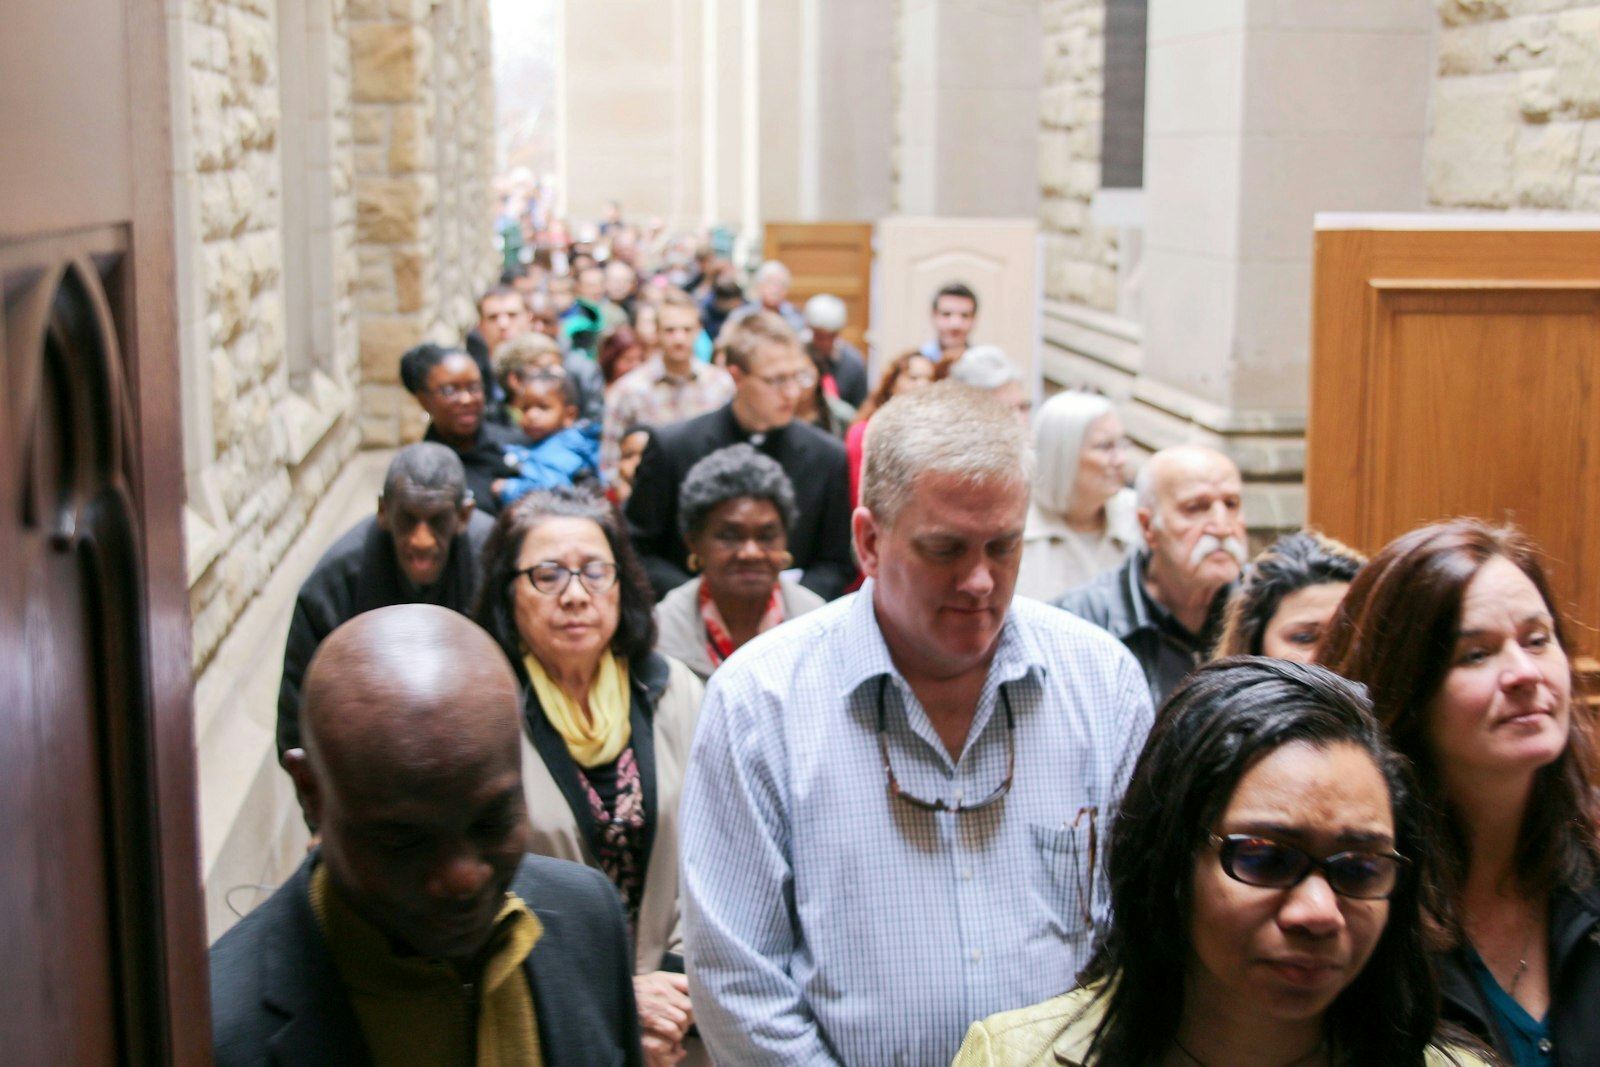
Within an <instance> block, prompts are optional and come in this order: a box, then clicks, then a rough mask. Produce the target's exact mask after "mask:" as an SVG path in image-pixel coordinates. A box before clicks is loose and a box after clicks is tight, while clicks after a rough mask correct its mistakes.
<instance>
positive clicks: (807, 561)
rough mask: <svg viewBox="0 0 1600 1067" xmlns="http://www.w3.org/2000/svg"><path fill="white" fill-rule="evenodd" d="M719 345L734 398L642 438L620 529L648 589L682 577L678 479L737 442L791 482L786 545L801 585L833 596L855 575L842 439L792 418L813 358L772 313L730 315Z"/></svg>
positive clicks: (808, 382)
mask: <svg viewBox="0 0 1600 1067" xmlns="http://www.w3.org/2000/svg"><path fill="white" fill-rule="evenodd" d="M717 347H718V349H719V350H720V351H722V352H723V353H724V354H725V356H726V359H727V364H728V373H729V374H730V375H732V376H733V382H734V394H733V399H732V400H731V401H730V402H729V403H728V404H726V405H725V406H723V407H721V408H719V409H717V410H715V411H709V412H707V413H705V414H704V415H700V416H698V417H696V418H692V419H687V420H685V421H683V422H679V423H674V424H672V425H670V426H664V427H661V428H660V429H659V430H657V431H656V433H655V435H654V436H653V437H652V438H651V440H650V443H649V444H648V445H646V446H645V451H644V456H643V458H641V459H640V461H639V469H638V471H637V472H636V473H635V475H634V480H633V493H632V495H631V496H630V497H629V498H628V504H627V512H626V514H627V520H628V533H629V535H630V536H631V537H632V538H633V544H634V547H635V548H637V549H638V551H639V555H640V556H641V557H642V559H643V560H644V565H645V570H646V571H647V572H648V573H649V575H650V584H651V585H652V586H653V587H654V588H655V594H656V597H657V598H658V599H659V598H661V597H663V596H665V595H666V594H667V593H668V592H670V591H671V590H673V589H675V588H677V587H678V586H680V585H682V584H683V583H684V582H687V581H688V580H689V571H688V569H687V566H686V564H687V562H688V550H687V549H686V548H685V547H684V543H683V535H682V533H681V531H680V530H679V529H678V491H679V488H680V487H681V486H682V484H683V479H684V477H685V476H686V475H687V474H688V473H689V468H691V467H693V466H694V465H695V464H696V463H698V462H699V461H700V460H701V459H704V458H705V457H706V456H708V455H710V454H711V453H713V452H715V451H717V450H718V449H720V448H725V447H727V446H728V445H733V444H741V443H742V444H748V445H750V446H751V447H752V448H754V449H756V450H757V451H758V452H761V453H763V454H764V455H767V456H770V457H771V458H772V459H774V460H777V462H778V465H779V466H780V467H782V468H783V471H784V473H785V474H786V475H788V477H789V480H790V481H791V482H792V483H794V489H795V505H796V507H795V521H794V524H793V526H792V527H791V528H790V530H789V551H790V553H791V554H793V556H794V566H795V568H796V569H798V570H799V571H800V584H801V585H803V586H805V587H806V588H808V589H810V590H811V591H812V592H813V593H816V594H817V595H818V596H821V597H822V598H823V599H831V598H833V597H836V596H839V595H840V594H841V593H843V592H844V591H845V587H846V586H848V585H849V584H850V582H851V580H852V579H853V578H854V577H855V563H854V562H853V561H852V560H851V557H850V475H849V470H848V467H847V466H846V463H845V453H844V445H842V444H841V443H840V442H839V440H838V439H837V438H835V437H833V436H832V435H830V434H827V433H824V432H823V431H822V430H819V429H817V428H816V427H815V426H812V425H810V424H808V423H805V422H800V421H797V420H796V419H795V417H794V413H795V407H796V403H797V401H798V400H799V398H800V394H801V393H803V392H805V391H806V390H807V389H812V388H814V387H815V386H816V384H817V369H816V365H815V364H814V363H813V362H812V361H811V357H810V356H808V355H806V352H805V349H804V348H803V347H801V344H800V338H799V337H798V336H797V335H796V334H795V332H794V331H793V330H792V329H790V328H789V326H788V324H787V323H785V322H784V321H783V319H782V318H780V317H779V316H778V315H776V314H774V313H773V312H770V311H755V312H752V313H751V314H748V315H746V316H744V317H743V318H741V319H738V320H736V321H732V322H729V324H728V326H727V328H726V329H724V330H723V331H722V333H721V335H719V336H718V338H717Z"/></svg>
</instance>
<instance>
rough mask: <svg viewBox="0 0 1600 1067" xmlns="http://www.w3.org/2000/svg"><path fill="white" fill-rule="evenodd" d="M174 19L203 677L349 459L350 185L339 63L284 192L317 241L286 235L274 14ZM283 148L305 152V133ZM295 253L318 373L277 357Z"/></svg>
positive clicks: (234, 3) (344, 75)
mask: <svg viewBox="0 0 1600 1067" xmlns="http://www.w3.org/2000/svg"><path fill="white" fill-rule="evenodd" d="M341 7H342V5H339V4H334V5H332V6H331V7H329V6H327V5H315V4H313V5H310V8H309V9H316V10H317V14H318V15H319V16H320V20H321V21H320V23H318V24H315V25H311V26H305V27H303V33H302V35H301V36H300V37H296V38H295V39H294V40H293V41H292V42H291V47H295V48H299V47H300V46H301V44H303V43H308V42H310V41H312V40H313V39H316V40H320V41H322V42H323V43H326V42H327V41H330V40H334V39H336V38H337V37H338V36H339V35H340V33H341V32H342V22H343V15H342V11H341ZM309 9H308V10H309ZM169 14H170V22H169V25H170V27H171V30H172V37H173V40H174V44H175V45H176V47H174V49H173V56H174V63H175V66H177V68H178V69H177V70H176V71H175V77H174V78H173V84H174V95H175V100H174V105H175V106H174V129H175V137H174V143H175V155H176V158H175V160H174V167H175V170H176V172H177V175H178V182H177V188H178V204H177V212H176V214H177V218H178V230H179V232H178V246H179V247H178V267H179V289H180V292H179V301H180V318H181V320H182V328H183V334H182V337H183V366H184V371H185V375H184V394H185V400H186V405H187V408H186V411H185V436H186V458H187V461H188V467H189V472H188V473H189V479H188V480H189V487H190V502H189V508H188V515H187V519H188V523H187V532H188V541H189V563H190V578H191V582H192V585H191V591H190V611H191V615H192V618H193V625H194V646H193V647H194V658H195V667H196V669H197V670H200V669H203V668H204V667H205V666H206V665H207V664H208V663H209V661H210V659H211V657H212V655H213V653H214V652H215V650H216V648H217V645H218V643H219V642H220V641H221V640H222V638H223V636H224V635H225V634H226V633H227V631H228V629H229V627H230V626H231V625H232V624H233V622H234V620H236V619H237V618H238V616H239V615H240V613H241V612H242V611H243V610H244V609H245V607H246V605H247V604H248V603H249V602H250V600H251V599H252V598H253V597H254V596H255V594H256V591H257V590H258V589H259V588H260V586H261V584H262V583H263V582H264V580H265V579H266V577H267V576H268V575H269V574H270V573H271V571H272V568H273V567H274V566H275V565H276V564H277V561H278V560H279V559H280V558H282V556H283V554H284V552H285V550H286V549H287V547H288V545H289V543H290V542H291V541H292V540H293V539H294V538H295V536H296V535H297V534H298V533H299V532H300V529H301V528H302V527H303V525H304V523H305V519H306V515H307V513H308V512H309V511H310V509H311V507H312V505H313V504H314V503H315V502H316V500H317V498H318V497H319V496H320V495H321V493H322V491H323V490H324V488H325V487H326V486H327V484H328V483H329V481H330V480H331V479H332V477H333V476H334V475H335V474H336V473H337V472H338V470H339V469H340V467H341V466H343V464H344V463H345V461H346V460H347V459H348V458H349V456H350V455H351V453H352V452H353V451H354V450H355V447H356V436H355V423H354V419H353V417H352V416H351V413H350V411H349V395H350V394H349V392H348V388H347V386H346V385H345V384H344V383H346V382H348V381H350V380H351V379H352V378H353V371H354V356H355V335H354V329H355V320H354V305H353V301H352V299H351V283H352V280H353V270H352V269H351V268H352V264H353V248H354V239H355V229H354V217H353V211H352V210H351V209H350V207H349V206H348V205H347V204H346V205H345V206H344V207H343V208H341V207H340V202H339V198H340V197H341V196H343V197H344V198H345V199H346V200H347V199H348V191H349V184H350V160H349V150H350V135H349V108H348V105H347V104H341V103H340V102H341V101H344V100H346V99H347V98H348V90H347V88H346V86H347V83H348V78H349V74H348V63H347V62H346V61H343V53H342V50H339V49H323V50H321V51H322V53H324V54H326V55H328V56H330V57H332V58H331V61H330V62H328V63H327V64H326V65H325V67H323V68H322V69H319V71H318V72H317V82H318V85H319V86H320V87H324V88H325V90H326V92H325V96H323V99H324V101H325V103H324V107H323V111H322V114H320V115H319V116H317V117H316V120H315V126H316V129H315V132H314V134H313V136H312V137H311V139H310V140H311V141H312V142H313V143H316V144H318V146H319V147H318V148H317V150H315V151H314V152H312V153H310V158H307V159H305V160H303V161H298V162H301V163H303V166H301V167H298V168H297V169H296V173H295V174H293V175H291V176H290V180H292V181H297V182H301V183H307V184H308V185H315V186H317V187H320V188H325V189H326V190H327V191H328V195H327V196H326V198H325V199H326V201H327V204H328V207H327V210H326V211H325V213H324V214H323V215H322V216H321V219H322V224H321V225H320V226H319V227H317V228H316V232H315V233H313V232H311V228H310V227H309V225H308V224H307V223H306V221H305V220H304V219H296V220H294V226H293V227H292V228H293V229H295V230H296V232H295V233H293V234H289V233H286V229H285V212H284V192H285V170H284V160H285V155H284V150H283V145H284V141H285V133H286V129H285V121H286V120H285V116H284V113H283V109H282V106H281V94H280V90H281V88H282V85H281V78H280V60H281V58H282V52H283V47H282V43H281V40H280V24H279V21H278V5H277V4H275V3H273V2H271V0H186V2H185V3H183V4H182V5H181V6H179V7H176V8H174V9H173V10H172V11H171V12H170V13H169ZM291 36H292V35H291ZM326 101H332V102H333V103H332V106H331V107H329V106H327V105H326ZM288 121H289V122H290V123H301V124H304V123H307V122H308V121H310V120H309V118H308V116H307V115H305V114H297V115H294V116H291V117H290V118H289V120H288ZM292 132H293V133H294V136H296V137H298V138H299V139H300V140H299V142H297V143H300V144H304V143H306V137H305V135H306V132H307V131H305V130H304V129H298V130H295V131H292ZM318 138H320V141H318V140H317V139H318ZM297 239H298V240H301V241H304V242H310V243H311V247H313V248H314V249H315V254H316V257H317V260H318V262H319V269H320V270H321V271H322V272H324V274H325V278H324V280H323V283H322V285H321V286H320V288H321V301H320V330H316V331H314V332H316V333H318V334H319V337H320V342H319V344H318V346H317V347H318V348H320V349H321V351H320V353H319V355H320V358H314V354H312V353H307V352H302V351H296V352H295V353H294V355H293V358H291V356H290V353H289V351H288V341H287V339H286V332H285V331H286V322H285V308H286V304H287V299H288V297H289V293H290V290H291V288H293V287H303V288H304V287H309V286H310V285H311V284H312V279H310V278H308V277H306V276H304V275H303V274H301V273H300V272H299V271H296V272H295V273H294V274H293V275H292V276H288V275H286V272H285V255H286V248H287V247H288V244H287V243H286V242H288V241H293V240H297ZM310 307H311V305H310V304H309V303H308V304H307V308H308V311H309V308H310Z"/></svg>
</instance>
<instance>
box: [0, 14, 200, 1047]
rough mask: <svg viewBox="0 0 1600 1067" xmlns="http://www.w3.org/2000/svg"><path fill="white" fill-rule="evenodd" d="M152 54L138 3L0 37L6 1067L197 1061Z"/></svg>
mask: <svg viewBox="0 0 1600 1067" xmlns="http://www.w3.org/2000/svg"><path fill="white" fill-rule="evenodd" d="M165 36H166V26H165V20H164V15H163V11H162V7H161V5H159V4H151V3H140V2H137V0H126V2H124V0H84V2H81V3H76V4H72V5H64V6H63V5H46V4H24V5H18V6H17V10H15V11H12V10H9V9H8V13H7V27H6V33H5V34H4V35H0V38H3V40H0V130H3V131H4V133H5V138H6V147H7V153H6V158H5V160H4V161H3V162H0V191H3V194H4V195H0V296H3V303H0V384H3V386H4V389H3V392H0V976H3V980H0V1061H3V1062H5V1063H6V1064H7V1065H8V1067H24V1065H26V1067H32V1065H35V1064H40V1065H43V1064H73V1065H74V1067H76V1065H95V1064H110V1063H119V1064H123V1063H125V1064H139V1065H147V1064H198V1063H205V1062H208V1060H209V1051H208V1050H209V1044H210V1041H209V1026H208V1025H207V1019H208V1012H207V1008H206V996H205V974H206V969H205V962H206V961H205V938H204V930H203V926H202V920H201V909H200V890H199V863H198V858H197V857H198V848H197V833H196V825H195V805H194V795H195V794H194V755H193V753H194V744H193V736H192V735H193V727H192V713H191V710H190V706H189V673H190V664H189V651H188V611H187V594H186V583H185V581H184V573H183V552H182V540H181V536H180V531H179V526H178V524H179V516H180V512H181V506H182V458H181V449H180V438H179V432H180V428H179V423H178V414H177V413H178V410H179V405H178V366H177V345H176V339H177V335H176V329H175V320H174V311H173V303H174V301H173V293H172V287H173V278H172V267H173V251H172V242H173V228H172V215H171V185H170V177H169V169H170V158H169V141H168V137H167V129H166V127H167V122H166V115H167V113H168V108H169V104H168V100H167V95H166V73H167V72H166V59H165V55H166V48H165ZM88 72H92V76H89V74H88Z"/></svg>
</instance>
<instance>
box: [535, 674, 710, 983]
mask: <svg viewBox="0 0 1600 1067" xmlns="http://www.w3.org/2000/svg"><path fill="white" fill-rule="evenodd" d="M662 665H664V667H665V671H664V673H663V672H662ZM640 675H643V676H644V677H643V678H641V677H640ZM651 681H655V682H656V685H655V686H651V685H650V684H649V683H650V682H651ZM632 682H633V684H635V685H636V686H642V687H643V689H644V691H645V692H647V693H650V694H652V695H653V696H654V699H653V701H651V703H652V704H653V706H654V713H653V729H652V730H651V736H650V740H651V742H652V746H651V747H652V749H653V762H654V776H655V803H654V805H653V806H652V808H651V810H652V812H653V815H654V818H655V836H654V842H653V844H652V845H651V848H650V859H649V861H648V863H647V865H646V867H645V875H644V896H643V899H642V900H641V901H640V904H639V930H638V941H637V944H636V945H635V946H634V968H635V973H637V974H647V973H649V972H651V971H658V970H660V969H661V960H662V957H663V956H665V955H666V954H667V953H669V952H671V953H676V954H678V955H680V956H681V955H682V954H683V931H682V925H681V923H680V920H679V912H678V798H679V796H680V794H681V792H682V789H683V774H684V770H685V769H686V768H687V766H688V763H689V742H690V741H691V740H692V739H693V738H694V724H695V719H696V717H697V716H698V715H699V714H700V697H701V695H702V693H704V691H705V688H704V686H703V685H702V684H701V682H700V679H698V678H696V677H695V676H694V674H693V672H691V671H690V670H689V669H688V668H687V667H685V666H684V665H683V664H682V663H679V662H677V661H676V660H673V659H669V658H668V657H665V656H657V657H656V667H655V673H654V675H652V672H651V671H650V670H649V669H648V668H647V669H643V670H640V671H636V672H635V677H634V678H633V679H632ZM663 683H664V684H663ZM523 707H524V709H525V710H526V711H528V712H529V713H531V714H533V715H538V716H540V719H541V721H542V719H543V714H544V713H543V711H541V710H540V708H539V706H538V702H537V700H536V698H535V697H534V695H533V690H532V688H531V687H529V688H527V689H526V690H525V692H524V699H523ZM637 708H638V700H637V698H636V700H635V712H634V722H635V730H636V731H637V724H638V722H639V713H638V710H637ZM552 732H553V730H552ZM563 754H564V750H563ZM634 754H635V756H636V757H637V758H638V759H639V761H640V773H641V775H645V776H646V777H648V772H647V770H646V768H645V766H644V754H643V752H642V751H641V750H640V746H639V744H638V740H637V733H636V737H635V742H634ZM571 766H572V768H573V771H572V773H577V772H576V764H572V765H571ZM522 782H523V791H524V793H525V794H526V796H527V798H528V819H529V821H530V822H531V824H532V826H533V833H532V835H531V836H530V837H529V839H528V851H529V852H532V853H535V854H536V855H540V856H556V857H558V858H560V859H565V860H574V861H576V862H578V863H582V864H586V865H588V866H590V867H594V868H596V869H597V870H598V869H599V866H600V865H599V863H597V862H596V860H595V856H594V853H593V851H592V850H591V849H590V848H589V842H588V840H587V839H586V838H585V836H584V833H583V830H582V829H581V827H580V826H579V824H578V820H577V817H576V816H574V815H573V813H572V808H571V806H570V804H569V803H568V800H567V797H566V795H565V794H564V793H563V792H562V789H561V787H560V785H558V784H557V780H556V776H555V775H554V774H552V773H551V771H550V767H549V764H547V763H546V760H545V758H544V757H543V756H541V755H540V751H539V749H538V748H537V747H535V745H534V744H533V743H532V742H531V741H530V739H529V730H528V726H527V723H526V722H524V724H523V731H522Z"/></svg>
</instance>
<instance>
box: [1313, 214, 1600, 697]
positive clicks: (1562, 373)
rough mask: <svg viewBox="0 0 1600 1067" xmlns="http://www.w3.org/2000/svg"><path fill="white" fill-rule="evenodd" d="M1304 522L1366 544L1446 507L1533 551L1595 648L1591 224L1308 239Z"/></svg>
mask: <svg viewBox="0 0 1600 1067" xmlns="http://www.w3.org/2000/svg"><path fill="white" fill-rule="evenodd" d="M1316 272H1317V273H1316V294H1315V302H1316V303H1315V319H1314V330H1313V356H1312V385H1311V417H1310V424H1309V429H1308V435H1307V436H1308V442H1307V450H1308V454H1307V465H1306V493H1307V513H1308V518H1309V521H1310V522H1312V523H1313V524H1316V525H1318V526H1320V527H1322V528H1323V529H1324V530H1326V531H1327V532H1328V533H1330V534H1332V535H1333V536H1335V537H1339V538H1341V539H1344V540H1347V541H1349V542H1351V543H1352V544H1355V545H1357V546H1358V547H1361V548H1363V549H1365V550H1367V551H1369V552H1370V551H1373V550H1375V549H1377V548H1379V547H1381V546H1382V545H1383V544H1384V543H1385V542H1387V541H1388V540H1390V539H1391V538H1393V537H1395V536H1396V535H1398V534H1400V533H1403V532H1404V531H1406V530H1409V529H1411V528H1413V527H1415V526H1417V525H1420V524H1422V523H1426V522H1432V521H1436V520H1439V519H1444V518H1449V517H1452V516H1457V515H1471V516H1476V517H1479V518H1482V519H1486V520H1489V521H1491V522H1514V523H1516V524H1517V525H1518V526H1519V527H1521V528H1522V529H1523V530H1524V531H1526V532H1527V533H1528V535H1529V536H1531V537H1532V538H1533V539H1534V540H1535V541H1536V542H1537V543H1538V544H1539V545H1540V547H1541V548H1543V549H1544V551H1545V552H1546V554H1547V556H1548V558H1549V562H1550V570H1551V577H1552V579H1553V581H1554V582H1555V586H1556V590H1557V595H1558V596H1560V597H1561V598H1562V599H1563V601H1564V603H1565V607H1566V609H1567V610H1568V611H1569V613H1570V614H1571V615H1572V616H1573V617H1574V620H1575V621H1576V622H1577V623H1578V624H1579V625H1578V626H1577V627H1576V628H1575V633H1574V644H1575V645H1576V648H1575V649H1574V651H1575V652H1576V653H1577V654H1578V655H1579V656H1580V657H1582V658H1583V659H1584V663H1583V666H1584V668H1585V669H1586V670H1588V671H1593V670H1594V669H1595V667H1596V664H1595V663H1594V657H1595V656H1596V655H1600V536H1597V534H1596V529H1595V522H1594V520H1595V517H1596V516H1600V233H1593V232H1581V231H1580V232H1571V231H1565V232H1541V231H1533V232H1528V231H1517V232H1504V231H1502V232H1494V233H1478V232H1465V231H1424V232H1415V231H1386V230H1376V231H1369V230H1358V231H1329V232H1322V233H1319V234H1318V237H1317V263H1316Z"/></svg>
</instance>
